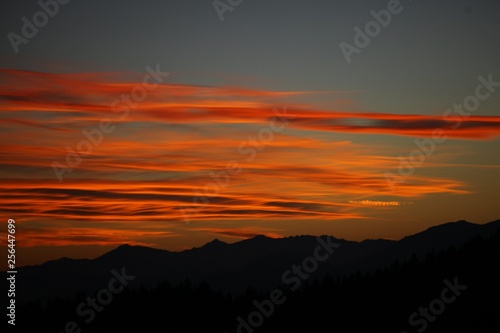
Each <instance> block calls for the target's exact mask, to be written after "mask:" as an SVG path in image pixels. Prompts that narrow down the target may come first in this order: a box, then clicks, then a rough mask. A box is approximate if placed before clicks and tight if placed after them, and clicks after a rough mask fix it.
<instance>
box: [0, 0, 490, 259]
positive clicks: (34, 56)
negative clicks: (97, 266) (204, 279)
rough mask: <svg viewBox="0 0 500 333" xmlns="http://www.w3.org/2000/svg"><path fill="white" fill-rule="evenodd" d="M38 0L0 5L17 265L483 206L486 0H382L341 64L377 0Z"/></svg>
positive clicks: (472, 211) (0, 100)
mask: <svg viewBox="0 0 500 333" xmlns="http://www.w3.org/2000/svg"><path fill="white" fill-rule="evenodd" d="M61 2H63V1H62V0H61ZM221 2H222V3H224V4H226V3H227V1H221ZM390 2H391V1H389V3H390ZM233 3H237V1H233ZM58 7H59V8H57V11H56V10H55V9H54V8H52V9H50V10H53V12H52V15H51V16H52V17H49V16H48V15H45V17H47V18H48V19H47V21H46V22H42V24H40V27H38V28H36V30H37V31H36V33H35V32H33V31H32V30H30V29H28V28H24V30H25V31H24V32H25V33H26V32H27V33H31V34H32V35H31V37H29V38H25V37H23V25H24V24H25V22H26V21H29V22H33V20H34V19H35V20H36V19H38V20H43V18H44V17H43V15H37V14H36V13H37V12H39V11H41V10H42V9H41V7H40V5H39V4H38V1H22V2H21V1H14V0H3V1H1V2H0V27H1V34H2V36H3V37H2V41H1V43H0V148H1V149H0V154H1V161H0V184H1V185H0V199H1V200H0V212H1V216H2V219H3V220H4V222H6V221H7V220H8V219H9V218H12V219H14V220H15V221H16V225H17V233H16V241H17V250H18V255H17V259H18V263H17V264H18V265H26V264H35V263H42V262H44V261H47V260H50V259H56V258H59V257H62V256H68V257H75V258H77V257H78V258H83V257H89V258H93V257H95V256H97V255H100V254H102V253H104V252H106V251H108V250H110V249H112V248H115V247H116V246H118V245H120V244H123V243H128V244H133V245H145V246H151V247H156V248H163V249H168V250H174V251H178V250H183V249H188V248H192V247H194V246H201V245H203V244H204V243H206V242H209V241H211V240H212V239H214V238H218V239H220V240H223V241H226V242H235V241H238V240H242V239H245V238H249V237H253V236H254V235H257V234H264V235H267V236H269V237H285V236H292V235H301V234H311V235H321V234H330V235H334V236H336V237H339V238H345V239H349V240H363V239H367V238H387V239H400V238H401V237H404V236H406V235H408V234H412V233H415V232H419V231H422V230H424V229H426V228H428V227H430V226H433V225H437V224H442V223H445V222H450V221H456V220H462V219H465V220H468V221H471V222H475V223H486V222H490V221H493V220H496V219H498V218H500V214H499V213H500V210H499V208H498V207H499V195H498V189H499V186H500V177H499V171H500V154H499V153H500V145H499V144H500V140H499V136H500V109H499V107H500V66H499V65H500V62H499V59H500V43H499V41H500V40H499V36H500V23H499V21H498V18H499V17H500V2H499V1H493V0H465V1H455V0H445V1H431V0H414V1H409V0H407V1H401V2H400V4H399V7H398V13H397V14H392V15H391V17H390V22H389V23H388V24H386V26H385V27H382V26H380V24H378V23H377V24H378V27H379V31H377V33H376V34H375V33H372V35H373V34H375V35H374V36H373V37H369V39H370V40H369V42H368V43H366V44H367V45H364V46H363V47H358V48H357V52H356V53H353V54H351V56H350V61H349V62H348V61H347V59H346V56H345V54H344V53H343V51H342V48H341V47H340V45H341V43H343V42H344V43H347V44H350V45H352V46H353V47H355V35H356V31H355V30H354V28H355V27H359V28H360V30H362V31H364V30H365V25H366V24H367V23H369V22H370V21H374V16H373V13H370V12H371V11H374V12H375V13H379V12H380V11H381V10H386V9H387V8H388V1H348V0H338V1H321V0H312V1H305V0H304V1H298V0H297V1H295V0H294V1H291V0H272V1H264V0H243V1H241V3H240V4H239V5H237V6H231V7H230V8H231V10H227V11H225V12H224V13H223V14H221V13H218V12H217V10H216V8H215V7H214V4H213V2H212V1H211V0H203V1H202V0H192V1H183V0H172V1H159V0H156V1H155V0H149V1H128V0H127V1H118V0H115V1H105V2H103V1H97V0H94V1H70V2H69V3H67V4H64V5H63V4H59V5H58ZM219 11H220V8H219ZM220 14H221V15H222V16H221V15H220ZM34 16H35V17H34ZM23 17H26V20H23V19H22V18H23ZM221 17H222V18H223V20H221ZM39 23H40V21H39ZM43 23H46V24H43ZM372 26H373V24H372ZM28 30H29V31H28ZM14 34H15V35H17V36H19V38H22V39H23V42H19V43H18V44H15V43H13V42H12V41H13V40H16V39H15V38H17V37H13V36H14ZM9 36H10V37H9ZM17 40H18V41H19V40H20V39H17ZM412 161H413V162H412ZM5 224H6V223H5ZM3 230H5V229H3ZM4 238H6V237H4ZM1 243H2V244H3V245H5V244H6V242H5V239H2V240H1ZM2 248H3V247H2ZM4 266H5V264H4V263H3V262H2V266H1V267H0V268H2V269H4V268H5V267H4Z"/></svg>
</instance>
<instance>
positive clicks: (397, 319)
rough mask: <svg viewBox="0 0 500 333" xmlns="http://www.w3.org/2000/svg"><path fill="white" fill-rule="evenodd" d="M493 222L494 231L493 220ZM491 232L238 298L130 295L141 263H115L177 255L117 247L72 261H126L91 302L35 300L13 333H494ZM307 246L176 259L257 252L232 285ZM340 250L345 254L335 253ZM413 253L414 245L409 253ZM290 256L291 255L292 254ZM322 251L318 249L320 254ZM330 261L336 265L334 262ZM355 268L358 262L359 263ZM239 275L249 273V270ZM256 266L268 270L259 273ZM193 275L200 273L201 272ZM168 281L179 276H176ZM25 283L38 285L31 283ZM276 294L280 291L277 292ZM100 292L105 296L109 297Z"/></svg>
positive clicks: (421, 237)
mask: <svg viewBox="0 0 500 333" xmlns="http://www.w3.org/2000/svg"><path fill="white" fill-rule="evenodd" d="M494 224H496V225H497V226H498V221H497V222H495V223H494ZM494 224H490V225H489V226H487V225H486V226H484V228H483V227H481V228H479V227H474V225H471V224H468V223H463V222H459V223H454V224H446V225H443V226H439V227H435V228H431V229H429V230H427V231H425V232H422V233H419V234H417V235H413V236H411V237H407V238H405V239H403V240H401V241H399V242H387V241H384V242H383V243H378V242H377V241H369V242H361V243H354V242H348V241H343V240H335V241H336V242H337V241H338V243H339V244H340V245H339V246H338V247H337V248H336V249H335V251H334V252H333V253H332V254H331V258H332V261H331V262H329V260H330V259H328V260H327V261H325V262H322V263H320V266H321V265H323V264H327V266H328V267H330V266H331V268H332V269H333V268H336V267H337V266H336V265H337V264H339V265H347V266H348V264H349V263H351V262H354V261H353V260H355V259H356V258H357V259H359V258H363V256H364V255H365V253H367V252H364V250H366V249H364V250H363V247H366V248H367V249H368V250H373V249H374V248H375V247H374V245H373V244H372V243H373V242H375V244H376V248H377V251H378V252H380V253H383V254H384V255H386V253H387V251H388V249H391V248H392V250H394V249H401V250H405V251H406V250H408V248H409V247H411V246H412V244H416V243H420V244H421V246H424V245H425V244H426V243H425V242H428V243H429V244H433V241H438V240H440V241H444V239H443V237H444V236H446V234H449V235H453V237H462V236H463V233H462V232H463V231H466V232H468V233H470V232H471V231H472V230H476V231H477V230H483V231H484V230H485V229H488V228H492V226H493V225H494ZM478 228H479V229H478ZM493 229H496V232H495V233H493V234H489V233H490V232H489V231H488V232H486V234H488V235H481V233H482V232H481V233H475V235H471V236H470V238H469V239H468V240H467V241H465V242H464V243H463V244H462V245H461V246H453V245H452V246H449V247H447V248H443V249H441V250H438V251H431V252H428V253H427V254H423V255H416V254H415V255H411V256H410V258H409V260H407V261H404V262H403V261H399V262H393V263H392V264H391V265H390V266H389V267H386V268H379V269H376V270H373V271H370V270H366V271H365V273H362V272H361V271H356V272H354V273H353V274H343V275H340V274H337V275H336V276H335V275H332V274H330V271H328V270H325V272H324V273H325V274H326V275H324V276H321V275H316V278H309V279H307V280H304V281H303V283H302V284H300V286H299V287H298V288H296V289H294V288H293V287H292V285H291V284H288V285H287V284H286V283H283V281H281V282H279V281H278V283H277V284H276V285H275V286H274V287H275V288H276V289H274V291H273V292H269V291H264V290H262V289H257V288H254V287H252V288H247V289H246V290H245V291H244V292H243V293H241V294H225V293H222V292H220V291H217V290H215V289H214V288H213V287H212V286H211V285H209V284H208V283H205V282H193V281H192V280H190V279H185V280H182V281H180V282H178V281H176V282H171V281H168V279H167V280H164V281H163V282H161V283H159V284H157V285H156V286H155V287H153V288H151V289H148V288H143V287H141V288H133V287H131V286H132V285H133V284H134V283H136V280H138V279H139V277H140V276H142V279H143V281H148V278H151V277H152V276H154V273H152V271H151V270H149V271H148V269H150V267H148V265H149V263H147V264H145V265H144V266H143V267H138V266H134V267H132V266H131V267H130V268H129V267H128V266H127V267H126V269H125V270H121V268H120V267H122V264H124V263H125V262H129V263H132V262H133V260H132V259H141V258H143V256H149V257H150V258H152V259H151V260H155V261H160V262H161V260H165V259H164V258H167V259H168V258H170V259H169V260H174V259H172V258H176V257H175V256H176V255H177V254H175V253H171V252H167V251H160V250H154V249H149V248H143V247H140V248H136V247H130V246H121V247H119V248H117V249H116V250H114V251H111V252H110V253H108V254H106V255H104V256H103V257H101V258H98V259H96V260H95V261H79V262H75V266H74V268H75V269H76V268H77V267H78V265H79V264H84V265H86V264H90V263H92V265H96V264H97V265H102V266H103V267H106V265H107V260H108V259H110V258H113V260H117V259H118V258H122V255H124V254H126V255H127V256H128V258H127V259H125V258H122V260H123V261H122V262H117V261H115V262H114V264H115V267H117V268H116V271H115V272H113V273H110V272H109V271H107V272H106V273H105V275H106V276H105V278H104V279H103V281H104V282H103V283H102V284H101V286H100V288H101V290H100V291H98V292H96V291H97V290H98V289H95V290H94V292H93V293H90V294H89V295H90V297H89V296H88V295H86V294H85V293H83V292H80V293H76V294H74V295H72V297H70V298H68V299H63V298H53V299H51V300H50V301H49V302H48V303H46V304H45V305H43V304H42V303H41V302H39V301H35V302H29V303H28V304H25V305H24V306H20V307H19V308H18V314H19V315H18V319H17V325H16V326H18V327H17V328H18V329H20V331H22V332H31V331H35V330H36V331H44V332H64V327H65V325H68V323H69V325H70V326H67V327H73V328H76V327H78V329H82V332H94V333H100V332H110V331H112V332H120V331H137V332H150V331H151V332H152V331H156V330H161V331H164V332H200V331H203V332H221V333H223V332H241V333H252V332H369V331H370V332H371V331H373V332H424V331H425V332H455V333H460V332H468V333H469V332H482V333H485V332H491V333H493V332H494V333H498V332H499V331H500V321H499V320H498V313H499V312H500V284H499V283H498V281H500V265H498V263H499V262H500V231H499V229H498V228H493ZM445 238H446V239H447V237H445ZM309 240H310V238H309V237H292V238H287V239H282V240H272V239H264V238H262V237H260V238H259V239H258V241H259V245H266V246H265V248H266V249H262V248H260V249H254V247H253V242H254V240H252V239H250V240H247V241H243V242H239V243H236V244H232V245H229V244H224V243H222V242H216V243H213V242H212V243H210V244H208V245H205V246H204V247H202V248H199V249H193V250H190V251H185V252H182V253H183V254H182V255H183V256H184V257H183V258H186V260H195V259H196V261H195V262H196V263H198V264H200V265H201V266H200V267H203V264H205V265H206V267H205V272H206V271H210V270H209V269H208V268H209V267H211V264H212V262H204V261H203V259H200V253H203V254H204V253H205V252H204V251H205V250H207V251H208V252H209V253H212V255H216V254H221V253H226V254H227V256H229V259H228V258H227V257H224V256H223V257H221V258H220V260H222V261H223V262H225V263H226V264H227V263H230V262H231V260H232V259H233V258H231V256H232V255H234V256H236V257H238V256H239V255H241V253H242V252H246V251H248V250H250V249H251V250H254V251H257V252H258V253H259V255H257V256H256V258H260V260H257V261H254V262H252V263H251V264H249V263H246V264H243V265H242V266H240V269H241V272H240V274H241V275H239V278H245V276H244V274H251V275H252V276H253V277H259V276H260V277H262V276H265V277H269V278H270V277H272V276H273V275H274V274H275V273H276V272H275V271H276V270H273V269H271V268H272V265H278V263H279V262H280V261H286V262H287V264H288V263H290V262H292V264H293V262H294V260H296V259H298V260H296V261H295V263H296V264H298V263H300V262H301V261H302V259H304V258H305V257H307V256H311V255H312V251H313V250H314V246H312V247H309V245H314V244H313V243H310V242H309ZM325 240H326V238H325ZM312 241H313V242H315V241H316V242H317V239H315V238H312ZM289 242H292V244H294V245H295V246H296V247H297V249H299V250H295V251H297V252H294V251H291V250H289V251H285V249H287V246H289V245H290V243H289ZM277 244H278V245H277ZM316 244H317V243H316ZM398 244H399V245H398ZM434 245H435V244H434ZM301 246H304V249H305V248H307V250H308V251H306V252H308V253H307V254H306V255H305V256H303V257H300V255H302V253H300V249H302V247H301ZM229 248H230V249H231V250H230V251H228V249H229ZM269 249H274V250H273V251H271V252H269ZM277 249H280V250H281V251H278V250H277ZM343 250H345V251H347V252H346V253H349V255H347V254H346V253H344V254H343V252H342V251H343ZM368 250H366V251H368ZM221 251H222V252H221ZM356 251H358V252H356ZM422 251H423V250H421V249H420V248H419V251H417V252H422ZM266 253H271V254H274V255H271V256H270V257H268V258H267V261H266V260H264V258H261V257H260V255H265V254H266ZM295 253H299V254H298V255H297V256H295V255H294V254H295ZM325 253H326V252H324V251H323V252H322V255H324V254H325ZM360 253H361V254H360ZM374 254H375V253H374ZM134 256H135V257H134ZM349 256H350V257H349ZM334 257H336V258H337V259H338V260H336V261H334V260H333V258H334ZM203 258H204V259H206V258H210V256H209V255H207V257H203ZM339 258H340V259H339ZM346 258H347V259H346ZM127 260H128V261H127ZM357 262H359V263H364V262H365V259H360V260H358V261H357ZM169 263H170V262H169ZM54 264H56V263H54V262H52V263H51V264H50V265H54ZM46 265H47V264H46ZM46 265H42V266H40V267H39V268H42V267H46ZM50 265H49V266H50ZM354 266H355V265H354ZM89 267H91V266H89ZM155 267H156V266H155ZM157 267H159V268H157V269H158V271H161V269H160V268H163V269H168V268H169V267H168V266H162V265H161V264H160V263H158V264H157ZM178 267H179V268H178V269H179V270H180V269H181V268H180V267H184V266H178ZM107 268H108V267H106V269H107ZM141 268H142V270H141ZM248 268H253V269H255V270H256V271H254V272H252V271H251V270H249V269H248ZM263 268H266V269H269V271H265V270H262V269H263ZM289 268H290V266H288V267H287V268H285V269H284V270H283V271H281V272H279V273H278V274H277V276H278V280H279V278H280V277H281V275H282V273H283V272H284V271H285V270H286V269H289ZM212 269H214V268H212ZM219 269H220V267H216V268H215V269H214V271H217V270H219ZM233 269H234V267H233ZM202 271H203V270H202V269H200V272H202ZM278 271H279V269H278ZM318 271H320V269H318ZM170 272H171V274H175V272H176V271H175V270H170ZM334 272H335V271H334ZM225 273H227V274H228V275H229V276H230V278H234V277H235V276H236V275H237V274H236V273H235V272H232V271H231V270H229V269H228V270H226V271H225ZM337 273H338V272H337ZM74 274H75V276H76V275H77V274H82V275H87V274H90V273H88V272H85V271H81V270H79V269H78V270H76V271H75V272H74ZM177 274H178V275H177V276H181V274H180V273H179V272H177ZM199 274H201V273H199ZM219 274H220V275H218V276H219V277H220V278H222V276H223V274H222V273H220V272H219ZM206 276H207V277H208V276H210V275H209V274H207V275H206ZM225 281H229V280H225ZM249 281H251V280H249ZM32 282H34V283H36V284H39V283H40V281H38V282H37V281H32ZM43 282H46V281H43ZM103 290H105V291H103ZM107 290H111V291H112V292H109V291H107ZM277 290H278V291H280V292H281V293H277ZM278 294H279V295H278ZM109 295H112V296H111V298H109V297H108V296H109ZM87 297H89V298H87ZM71 321H72V322H71ZM71 325H73V326H71ZM74 325H77V326H74Z"/></svg>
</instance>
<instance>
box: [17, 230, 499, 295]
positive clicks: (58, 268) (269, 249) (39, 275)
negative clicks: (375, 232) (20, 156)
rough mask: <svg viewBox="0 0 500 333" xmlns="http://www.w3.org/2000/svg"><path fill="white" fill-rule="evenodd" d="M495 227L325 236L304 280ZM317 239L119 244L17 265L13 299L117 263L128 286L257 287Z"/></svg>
mask: <svg viewBox="0 0 500 333" xmlns="http://www.w3.org/2000/svg"><path fill="white" fill-rule="evenodd" d="M498 229H500V220H496V221H493V222H490V223H487V224H483V225H479V224H474V223H470V222H466V221H457V222H450V223H446V224H442V225H438V226H435V227H431V228H429V229H427V230H425V231H422V232H419V233H417V234H414V235H411V236H407V237H404V238H403V239H401V240H399V241H394V240H383V239H377V240H365V241H362V242H354V241H348V240H344V239H336V238H333V237H332V238H333V241H334V242H336V243H339V244H340V247H338V248H337V249H336V250H335V252H334V253H333V254H332V255H331V256H330V257H329V258H328V259H327V260H326V261H324V262H321V263H320V264H319V266H318V269H317V270H316V271H315V272H314V274H313V278H312V279H311V281H314V279H316V278H323V277H325V276H327V275H328V276H331V277H342V276H347V275H349V274H352V273H354V272H357V271H359V272H374V271H375V270H380V269H384V268H386V267H389V266H390V265H392V264H393V263H394V262H396V261H397V262H399V263H403V262H406V261H409V260H410V259H411V258H412V256H413V255H415V256H416V257H417V258H422V257H424V256H425V255H426V254H428V253H430V252H434V253H437V252H439V251H443V250H446V249H448V248H450V247H455V248H458V247H459V246H461V245H462V244H464V243H465V242H466V241H468V240H470V239H472V238H473V237H475V236H478V235H479V236H482V237H484V238H488V237H491V236H492V235H493V234H494V233H495V232H496V231H497V230H498ZM320 237H321V238H322V239H326V237H327V236H320ZM317 245H318V243H317V237H316V236H309V235H306V236H292V237H285V238H278V239H273V238H268V237H265V236H256V237H254V238H251V239H246V240H242V241H239V242H236V243H233V244H228V243H225V242H222V241H220V240H217V239H215V240H213V241H211V242H209V243H207V244H205V245H204V246H202V247H199V248H193V249H190V250H185V251H182V252H171V251H167V250H160V249H154V248H149V247H144V246H130V245H127V244H125V245H121V246H119V247H117V248H116V249H114V250H112V251H110V252H107V253H105V254H104V255H102V256H100V257H98V258H95V259H92V260H89V259H69V258H61V259H58V260H52V261H49V262H46V263H44V264H42V265H36V266H26V267H20V268H18V275H17V284H18V286H19V287H18V288H17V290H19V294H18V295H17V300H18V301H19V302H26V301H30V300H35V299H39V300H42V301H45V300H47V299H49V298H51V297H56V296H58V297H74V296H75V294H76V293H77V292H85V293H93V292H95V291H96V290H99V289H101V288H102V287H103V286H106V285H107V283H108V281H109V280H110V278H111V277H112V274H111V271H112V270H113V269H115V270H117V271H120V270H121V269H122V268H124V269H125V270H126V272H127V274H130V275H133V276H135V277H136V278H135V279H134V280H133V281H132V282H131V284H130V286H131V288H139V287H140V286H143V287H146V288H152V287H155V286H156V285H157V284H158V283H160V282H162V281H168V282H169V283H172V284H178V283H181V282H183V281H185V280H186V279H189V280H190V281H192V282H193V283H196V284H198V283H201V282H206V283H207V284H208V285H209V286H210V287H211V288H212V289H213V290H219V291H223V292H226V293H234V294H238V293H243V292H245V290H247V288H248V287H252V288H255V289H256V290H261V291H264V290H269V289H271V288H273V287H275V286H276V285H279V284H280V282H281V279H282V274H283V272H285V271H286V270H288V269H289V268H290V267H291V266H292V265H294V264H300V263H301V262H302V260H303V259H304V258H306V257H310V256H312V255H313V251H314V249H315V247H316V246H317Z"/></svg>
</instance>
